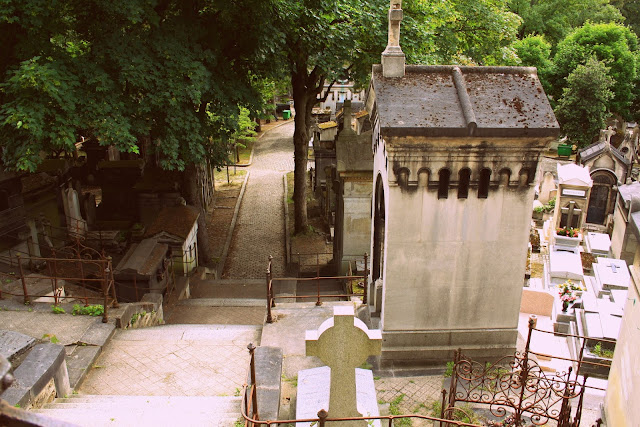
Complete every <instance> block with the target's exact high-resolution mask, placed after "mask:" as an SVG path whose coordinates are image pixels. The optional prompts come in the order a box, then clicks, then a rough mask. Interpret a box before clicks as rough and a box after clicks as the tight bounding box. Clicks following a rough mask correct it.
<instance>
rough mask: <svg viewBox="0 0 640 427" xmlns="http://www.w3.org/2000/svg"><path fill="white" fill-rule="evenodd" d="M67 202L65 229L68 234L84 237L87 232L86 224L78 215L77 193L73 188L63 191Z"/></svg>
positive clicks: (78, 202) (79, 214) (80, 215)
mask: <svg viewBox="0 0 640 427" xmlns="http://www.w3.org/2000/svg"><path fill="white" fill-rule="evenodd" d="M64 193H65V197H66V200H67V204H66V205H67V209H68V213H67V215H68V216H67V229H68V230H69V232H71V233H74V234H77V235H80V236H84V234H85V233H86V231H87V223H86V221H85V220H84V219H83V218H82V214H81V213H80V201H79V200H78V192H77V191H76V190H74V189H73V188H67V189H66V190H65V191H64Z"/></svg>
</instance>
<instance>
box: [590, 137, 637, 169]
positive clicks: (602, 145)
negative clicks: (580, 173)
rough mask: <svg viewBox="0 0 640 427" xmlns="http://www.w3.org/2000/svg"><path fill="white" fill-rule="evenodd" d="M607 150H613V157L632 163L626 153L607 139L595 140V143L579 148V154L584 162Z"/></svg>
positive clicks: (626, 163) (625, 162) (627, 163)
mask: <svg viewBox="0 0 640 427" xmlns="http://www.w3.org/2000/svg"><path fill="white" fill-rule="evenodd" d="M607 150H608V151H611V154H612V155H613V157H614V158H616V159H618V160H619V161H620V162H622V163H624V164H625V165H629V164H631V161H630V160H629V159H627V158H625V157H624V154H622V153H621V152H620V150H618V149H617V148H616V147H614V146H613V145H611V144H609V143H608V142H607V141H599V142H594V143H593V144H591V145H589V146H587V147H585V148H583V149H581V150H578V154H579V155H580V160H581V161H583V162H584V161H587V160H590V159H592V158H594V157H597V156H599V155H600V154H602V153H604V152H606V151H607Z"/></svg>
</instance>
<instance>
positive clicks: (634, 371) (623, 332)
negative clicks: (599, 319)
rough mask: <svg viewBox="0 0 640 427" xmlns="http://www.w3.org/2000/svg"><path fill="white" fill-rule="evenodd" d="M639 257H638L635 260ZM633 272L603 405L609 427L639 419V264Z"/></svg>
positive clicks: (635, 421) (626, 424) (633, 422)
mask: <svg viewBox="0 0 640 427" xmlns="http://www.w3.org/2000/svg"><path fill="white" fill-rule="evenodd" d="M639 258H640V257H639V256H638V255H636V260H639V261H640V259H639ZM630 270H631V277H632V280H631V286H629V294H628V295H627V303H626V305H625V308H624V316H623V318H622V324H621V325H620V335H619V336H618V342H617V344H616V351H615V353H614V354H613V364H612V365H611V371H610V373H609V384H608V386H607V394H606V396H605V401H604V415H605V421H606V424H607V425H609V426H620V427H627V426H628V427H631V426H632V425H636V423H637V422H638V420H639V419H640V406H639V405H637V404H633V403H631V402H640V380H639V379H638V371H639V370H640V353H639V352H638V350H637V349H638V347H640V334H638V325H640V304H639V303H638V302H639V301H640V292H639V291H638V287H639V285H640V276H639V275H638V264H637V261H636V264H634V266H633V267H631V268H630Z"/></svg>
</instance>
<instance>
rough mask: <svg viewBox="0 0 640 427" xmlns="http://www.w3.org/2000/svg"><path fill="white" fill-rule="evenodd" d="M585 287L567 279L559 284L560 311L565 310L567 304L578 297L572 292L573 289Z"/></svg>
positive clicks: (579, 289) (577, 289) (582, 289)
mask: <svg viewBox="0 0 640 427" xmlns="http://www.w3.org/2000/svg"><path fill="white" fill-rule="evenodd" d="M584 290H585V289H584V288H583V287H582V286H581V285H576V284H575V283H573V281H572V280H567V281H566V282H564V283H563V284H561V285H560V287H559V291H558V295H560V301H562V312H566V311H567V309H568V308H569V304H571V303H572V302H574V301H575V300H577V299H578V296H577V295H575V294H574V291H581V292H582V291H584Z"/></svg>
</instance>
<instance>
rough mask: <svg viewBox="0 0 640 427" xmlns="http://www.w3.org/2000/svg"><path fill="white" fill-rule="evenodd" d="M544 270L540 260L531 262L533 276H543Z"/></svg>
mask: <svg viewBox="0 0 640 427" xmlns="http://www.w3.org/2000/svg"><path fill="white" fill-rule="evenodd" d="M543 272H544V266H543V265H542V263H539V262H532V263H531V277H534V278H541V277H542V273H543Z"/></svg>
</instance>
